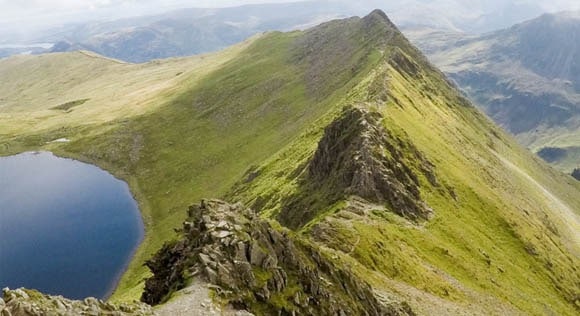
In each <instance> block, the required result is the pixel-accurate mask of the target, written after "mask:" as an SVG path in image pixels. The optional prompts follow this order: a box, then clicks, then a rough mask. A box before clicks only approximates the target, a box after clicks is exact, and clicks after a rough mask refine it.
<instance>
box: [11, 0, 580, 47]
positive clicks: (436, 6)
mask: <svg viewBox="0 0 580 316" xmlns="http://www.w3.org/2000/svg"><path fill="white" fill-rule="evenodd" d="M296 1H301V0H0V43H2V42H3V38H4V39H7V38H8V37H16V36H17V35H30V34H34V33H37V32H39V31H40V30H43V29H46V28H48V27H55V26H61V25H64V24H67V23H74V22H87V21H91V20H103V19H118V18H123V17H130V16H139V15H151V14H158V13H163V12H167V11H170V10H173V9H177V8H186V7H187V8H192V7H225V6H237V5H244V4H251V3H266V2H267V3H273V2H296ZM316 1H347V0H316ZM349 3H350V5H351V6H353V7H356V6H357V5H360V6H363V5H362V4H363V3H364V4H365V7H367V6H369V7H370V6H373V7H377V6H380V7H381V8H383V9H385V11H387V13H388V14H391V12H389V10H388V9H393V10H398V11H393V12H394V14H398V15H399V16H401V17H402V18H405V15H407V16H408V17H410V19H425V18H428V19H431V18H434V19H437V18H442V17H443V18H444V19H448V18H451V19H453V18H454V17H453V16H452V15H455V18H456V19H461V18H462V17H468V16H474V15H481V14H485V13H489V12H495V11H494V10H495V9H498V8H502V7H503V8H506V7H508V6H509V5H512V6H511V8H516V9H513V10H518V9H517V8H521V6H519V7H518V6H513V4H518V5H519V4H522V3H524V4H529V6H530V7H533V8H535V9H534V10H535V11H533V12H534V14H535V13H537V12H554V11H563V10H580V0H359V1H349ZM395 8H398V9H395ZM513 10H512V11H513ZM507 12H510V10H509V9H508V10H507ZM492 15H493V14H492ZM396 18H397V16H395V20H396ZM526 18H527V16H526ZM11 35H15V36H11Z"/></svg>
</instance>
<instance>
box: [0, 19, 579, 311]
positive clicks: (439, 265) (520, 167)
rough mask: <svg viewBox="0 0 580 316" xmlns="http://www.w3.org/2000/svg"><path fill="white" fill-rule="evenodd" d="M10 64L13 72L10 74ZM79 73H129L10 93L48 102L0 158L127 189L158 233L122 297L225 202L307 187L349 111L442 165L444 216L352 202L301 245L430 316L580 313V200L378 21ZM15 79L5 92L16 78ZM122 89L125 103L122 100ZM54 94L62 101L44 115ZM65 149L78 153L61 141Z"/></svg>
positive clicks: (315, 224)
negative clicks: (379, 118) (43, 152)
mask: <svg viewBox="0 0 580 316" xmlns="http://www.w3.org/2000/svg"><path fill="white" fill-rule="evenodd" d="M75 54H81V53H75ZM59 56H60V55H49V57H54V58H57V57H59ZM63 56H66V55H63ZM26 58H28V57H26ZM43 58H48V57H43ZM83 58H84V57H83ZM91 58H93V57H91ZM10 60H11V59H8V60H0V72H1V71H2V69H4V68H3V66H2V65H3V63H6V62H7V61H10ZM30 63H31V67H35V66H32V65H34V64H35V63H34V62H32V61H30ZM78 63H79V66H78V67H80V69H83V71H81V72H75V74H79V73H85V72H87V73H90V72H91V69H95V68H96V69H100V68H101V67H103V66H102V65H101V64H100V63H104V64H106V65H108V66H107V67H113V68H116V67H119V69H118V70H115V71H112V70H111V71H110V72H109V71H107V72H106V76H105V75H103V76H105V77H103V78H107V79H106V80H105V79H102V81H98V82H99V85H97V84H96V83H91V80H92V79H91V78H93V77H92V76H89V75H87V76H86V77H83V78H79V79H78V80H76V81H75V79H74V78H76V77H75V76H72V77H71V78H72V79H69V81H71V83H70V86H63V85H62V84H63V83H60V82H58V81H55V82H56V84H55V85H54V87H52V88H47V89H45V90H42V89H40V90H30V89H22V91H20V92H14V93H13V94H11V97H10V98H11V100H19V95H23V96H26V95H30V96H31V97H30V98H31V99H34V100H38V101H39V103H34V102H31V103H30V104H35V106H31V107H30V108H27V107H25V106H22V105H17V104H18V102H16V101H12V103H10V102H7V103H3V104H6V105H5V106H2V107H0V109H1V110H0V111H1V112H0V115H2V116H0V122H1V124H0V153H2V154H10V153H15V152H18V151H21V150H33V149H49V150H52V151H54V152H56V153H58V154H61V155H66V156H72V157H75V158H78V159H82V160H87V161H90V162H93V163H96V164H98V165H100V166H102V167H104V168H106V169H107V170H110V171H111V172H113V173H114V174H115V175H116V176H118V177H120V178H123V179H125V180H126V181H127V182H128V183H129V185H130V186H131V189H132V192H133V193H134V194H135V196H136V198H137V200H138V201H139V205H140V208H141V211H142V213H143V216H144V219H145V222H146V225H147V236H146V239H145V242H144V243H143V245H142V247H141V248H140V249H139V251H138V253H137V255H136V257H135V258H134V260H133V261H132V263H131V265H130V267H129V270H128V271H127V273H126V274H125V275H124V277H123V279H122V280H121V283H120V285H119V288H118V289H117V291H116V293H115V295H114V296H113V299H116V300H125V299H135V298H138V297H139V296H140V294H141V290H142V285H143V283H142V282H143V278H144V277H146V276H147V275H148V272H147V271H146V269H145V268H144V267H143V266H142V264H143V262H144V260H146V259H148V258H149V256H150V255H151V254H152V253H153V252H154V251H156V250H157V249H158V248H159V247H160V246H161V244H162V243H163V242H165V241H167V240H170V239H172V238H174V232H173V229H174V228H176V227H179V226H180V223H181V221H182V220H183V219H184V217H185V209H186V207H187V206H188V205H189V204H191V203H194V202H198V201H199V199H201V198H204V197H225V198H227V199H228V200H231V201H242V202H244V203H246V204H247V205H248V206H252V207H254V208H256V209H257V210H260V211H262V212H263V215H264V216H265V217H272V218H273V217H274V216H276V215H277V214H278V212H279V211H280V207H281V202H282V200H283V199H284V198H285V197H288V196H290V195H292V194H294V193H296V191H297V190H299V189H300V186H299V185H298V183H297V181H298V178H299V176H300V175H301V174H302V173H303V172H304V169H305V167H306V165H307V163H308V161H309V160H310V159H311V157H312V155H313V153H314V152H315V150H316V148H317V145H318V142H319V140H320V139H321V137H322V135H323V132H324V128H325V127H326V126H328V125H329V124H330V123H331V122H332V121H333V120H334V119H335V118H336V117H338V116H339V115H340V113H341V111H342V109H343V107H344V106H349V105H353V104H357V105H359V106H364V107H365V108H368V109H369V110H370V111H377V112H380V113H381V114H382V115H383V117H384V121H383V126H384V128H385V129H387V130H388V131H389V132H390V133H391V134H392V135H394V136H395V137H399V138H400V139H402V140H405V141H407V142H410V143H412V144H414V146H415V147H417V148H418V150H419V151H420V152H421V153H422V154H423V155H425V157H426V158H427V159H428V160H429V161H431V162H432V163H433V164H434V170H435V174H436V176H437V178H438V183H439V185H433V184H431V183H430V182H429V181H428V180H427V179H425V177H424V176H420V177H419V181H420V184H421V193H422V196H423V198H424V199H425V200H426V202H427V203H428V204H429V206H430V207H431V208H433V211H434V217H433V218H432V219H430V220H428V221H425V222H422V223H419V224H418V223H412V222H409V221H407V220H405V219H403V218H401V217H399V216H396V215H394V214H392V213H390V212H388V210H387V211H385V210H384V206H381V205H367V206H366V207H367V208H368V209H367V211H368V212H367V213H366V215H364V216H361V215H356V214H353V213H350V212H347V211H345V210H344V209H345V208H347V207H348V205H350V203H352V201H348V197H345V200H344V201H339V202H338V203H336V204H335V205H333V206H331V207H329V208H328V209H326V210H316V211H317V214H318V216H316V217H315V218H314V219H313V220H312V221H311V222H310V223H308V224H306V225H305V226H304V227H302V228H301V229H299V230H298V232H299V234H301V235H302V236H304V237H305V238H311V239H312V242H313V243H314V244H316V245H318V246H321V248H322V249H324V251H325V252H327V253H328V254H329V256H332V257H333V258H335V259H334V260H337V262H339V263H341V264H345V265H347V266H350V267H351V268H352V269H353V270H354V271H355V272H357V273H358V274H359V275H360V276H361V277H362V278H363V279H365V280H367V281H369V282H371V283H372V284H373V285H374V286H375V288H376V289H377V290H378V291H383V292H385V293H395V294H396V295H398V296H400V297H402V298H404V299H405V300H407V301H409V303H410V304H411V305H412V306H413V307H414V309H416V310H418V311H422V312H423V313H425V314H427V313H429V312H430V311H431V310H432V309H434V310H436V311H438V312H439V313H454V312H463V313H468V314H473V313H477V312H479V313H481V314H489V313H494V314H502V313H503V312H517V311H521V312H523V313H532V314H544V313H546V312H549V311H553V312H555V313H556V314H563V315H565V314H570V315H571V314H573V313H574V312H575V309H577V308H578V306H577V304H578V302H577V301H576V303H573V302H572V301H573V300H574V299H575V295H576V299H577V295H578V285H579V282H580V277H579V275H578V274H579V271H578V270H577V269H578V268H577V267H578V265H579V260H578V252H577V251H578V226H577V224H578V210H580V194H578V193H579V192H580V185H579V184H578V183H575V182H574V181H573V180H572V179H571V178H569V177H565V176H563V175H561V174H559V173H557V172H555V171H553V170H551V169H550V168H549V167H547V166H546V165H545V164H543V163H541V162H539V161H538V159H536V158H533V156H532V155H531V154H530V153H529V152H527V151H525V150H523V149H521V148H520V147H519V146H518V145H516V143H515V142H514V141H513V140H512V139H511V138H509V137H508V136H505V135H504V134H503V133H502V132H501V131H499V130H498V129H497V128H495V127H494V126H493V125H492V124H491V123H490V122H489V121H488V120H487V119H486V118H485V117H484V116H483V115H481V114H480V113H479V112H478V111H477V110H475V108H473V107H472V106H471V105H470V104H469V103H468V102H466V101H465V100H464V99H463V98H462V97H461V96H460V95H459V94H458V93H457V91H456V90H455V89H454V88H452V87H451V86H450V85H449V84H448V82H447V81H445V80H444V79H443V77H442V75H441V74H440V73H439V72H438V71H436V70H435V69H433V68H432V67H431V66H430V65H428V63H427V62H426V61H425V60H424V58H423V57H422V56H421V55H420V54H419V53H418V52H417V51H416V50H415V49H414V48H412V47H411V46H410V45H409V43H408V42H407V41H406V40H405V39H404V38H403V37H402V35H400V34H399V33H398V32H397V31H396V30H395V29H394V28H393V27H392V25H390V24H389V23H388V22H387V21H386V20H385V19H384V17H382V16H381V15H380V14H378V13H374V14H372V15H371V16H369V17H367V18H365V19H349V20H343V21H337V22H331V23H327V24H324V25H323V26H321V27H318V28H315V29H312V30H309V31H306V32H292V33H270V34H267V35H264V36H262V37H261V38H259V39H255V40H252V41H250V42H248V43H246V44H244V45H241V46H238V47H236V48H232V49H230V50H228V51H226V52H223V53H220V54H218V55H209V56H205V57H204V58H203V59H202V57H193V58H191V59H188V58H186V59H176V60H169V61H161V62H159V63H158V64H157V65H154V64H145V65H127V64H118V63H117V62H114V61H110V60H100V61H99V62H98V64H97V65H96V66H95V65H91V64H86V61H85V62H83V61H82V60H81V61H79V62H78ZM49 64H51V63H49ZM14 67H15V68H12V70H11V71H12V74H13V75H11V76H7V75H6V76H3V77H2V79H1V80H2V81H3V82H4V81H5V80H6V81H11V79H10V78H12V76H17V74H18V67H16V66H14ZM61 67H63V68H64V69H69V70H70V69H71V68H68V66H67V64H66V63H64V62H63V64H62V66H61ZM71 67H72V66H71ZM85 67H86V68H85ZM126 67H127V68H126ZM130 67H135V69H145V68H147V67H151V68H150V69H157V70H159V73H158V74H159V76H154V75H152V74H151V73H148V74H147V73H145V74H143V76H142V77H137V78H135V81H130V82H133V83H132V84H128V83H129V81H126V80H129V78H134V77H133V76H134V75H135V74H134V73H129V69H132V68H130ZM156 67H159V68H156ZM25 69H27V68H25ZM31 69H34V68H31ZM71 71H72V70H71ZM179 72H183V73H182V74H181V75H179V76H177V73H179ZM4 74H6V72H4ZM33 74H35V71H33V70H30V74H29V75H28V78H29V79H30V80H31V76H32V77H34V76H33ZM113 74H115V75H113ZM46 76H47V77H59V75H57V74H56V73H47V74H46ZM125 76H128V77H125ZM138 78H140V79H144V80H145V79H146V78H147V79H146V80H154V79H155V78H157V79H155V85H162V86H167V88H166V89H162V90H159V91H157V92H151V93H152V94H151V95H150V97H147V94H145V96H143V95H142V94H141V93H136V94H132V93H131V92H130V91H131V90H132V89H136V87H138V86H140V85H141V83H140V81H139V80H137V79H138ZM14 80H16V79H14ZM19 80H22V81H26V80H25V79H19ZM45 81H46V79H45V78H43V79H41V80H40V79H38V80H37V82H38V84H39V85H40V84H42V83H43V82H45ZM67 82H68V81H67ZM75 82H76V84H74V83H75ZM85 83H86V85H87V87H90V86H91V84H92V85H93V89H89V88H87V89H88V90H87V91H89V90H90V93H89V92H86V93H85V92H83V91H85V90H83V89H84V88H83V87H84V86H85ZM108 84H111V85H114V86H115V87H116V88H115V89H114V90H107V89H106V86H108ZM150 84H152V83H151V82H149V83H144V84H143V86H142V87H143V89H144V90H143V91H148V89H147V87H148V86H149V85H150ZM125 85H126V87H125ZM133 85H135V86H133ZM31 89H32V88H31ZM55 89H60V90H55ZM9 90H10V91H12V90H11V89H7V90H6V91H7V92H8V91H9ZM50 90H53V91H64V93H63V94H62V95H61V94H60V93H59V94H58V98H56V97H53V98H54V100H53V101H51V102H48V104H45V103H42V102H41V100H42V98H49V97H50ZM111 91H115V93H113V92H111ZM116 91H118V92H116ZM36 96H40V97H38V99H35V98H36ZM141 97H143V98H144V99H143V100H142V101H139V100H140V98H141ZM25 99H26V98H25V97H23V98H22V100H25ZM83 99H90V100H88V101H87V102H86V103H84V104H80V105H77V106H75V107H72V108H70V109H69V110H71V112H70V113H63V111H62V110H50V108H52V107H55V106H59V105H62V104H66V103H67V102H75V101H77V100H83ZM98 100H108V101H107V102H103V103H99V102H98ZM109 102H110V103H109ZM140 102H141V104H143V107H139V106H137V105H136V104H139V103H140ZM109 107H110V110H111V111H110V113H108V111H107V110H108V109H109ZM19 113H20V114H19ZM31 113H32V114H31ZM46 113H50V114H46ZM27 115H32V116H31V117H33V118H34V119H33V121H32V122H33V123H34V124H32V123H30V122H31V121H29V119H28V118H27ZM93 115H94V116H93ZM62 127H64V128H62ZM62 137H64V138H68V139H70V140H71V142H70V143H50V144H47V143H46V142H48V141H51V140H54V139H58V138H62ZM544 189H545V190H544ZM295 211H296V212H300V211H301V210H295ZM321 232H324V233H325V234H322V233H321ZM325 236H326V237H325ZM574 304H576V307H574V306H575V305H574Z"/></svg>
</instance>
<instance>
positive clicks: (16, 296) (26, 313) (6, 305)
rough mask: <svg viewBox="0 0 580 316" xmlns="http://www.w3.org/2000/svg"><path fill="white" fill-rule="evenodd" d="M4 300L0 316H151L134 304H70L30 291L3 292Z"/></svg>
mask: <svg viewBox="0 0 580 316" xmlns="http://www.w3.org/2000/svg"><path fill="white" fill-rule="evenodd" d="M2 292H3V296H4V299H1V298H0V315H2V316H45V315H51V316H61V315H63V316H64V315H91V316H93V315H94V316H97V315H99V316H152V315H154V314H153V309H152V308H151V306H149V305H146V304H143V303H139V302H134V303H130V304H126V303H124V304H111V303H106V302H103V301H101V300H97V299H95V298H86V299H84V300H83V301H73V300H69V299H66V298H63V297H62V296H50V295H44V294H41V293H39V292H36V291H33V290H24V289H18V290H9V289H4V290H3V291H2Z"/></svg>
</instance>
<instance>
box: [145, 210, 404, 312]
mask: <svg viewBox="0 0 580 316" xmlns="http://www.w3.org/2000/svg"><path fill="white" fill-rule="evenodd" d="M188 215H189V220H188V221H186V222H185V223H184V225H183V230H182V235H183V238H182V239H181V240H180V241H177V242H174V243H169V244H166V245H165V246H164V247H163V248H162V249H161V250H160V251H159V252H158V253H157V254H156V255H155V256H154V258H153V259H151V260H150V261H149V262H147V266H148V267H149V268H150V269H151V271H152V272H153V277H151V278H150V279H148V280H147V282H146V288H145V292H144V294H143V297H142V300H143V301H145V302H147V303H150V304H158V303H161V302H163V301H164V300H165V299H167V298H168V296H169V295H170V294H171V293H172V292H173V291H176V290H179V289H180V288H183V287H185V285H186V284H187V282H188V280H189V279H190V278H202V279H204V280H206V281H207V282H209V283H212V284H214V285H215V288H214V290H215V294H216V295H217V297H218V300H221V301H222V302H224V304H229V305H231V306H233V307H235V308H237V309H240V310H248V311H250V312H253V313H256V314H279V315H414V313H413V311H412V310H411V309H410V307H409V306H408V305H407V304H406V303H404V302H403V303H390V304H385V303H382V302H380V301H379V300H378V299H377V297H376V296H375V294H374V292H373V290H372V288H371V287H370V286H369V285H368V284H367V283H366V282H364V281H361V280H360V279H359V278H358V277H357V276H356V275H354V274H353V273H352V272H350V271H349V270H347V269H344V268H343V267H342V266H340V265H339V263H337V262H334V261H333V260H331V259H329V258H328V257H327V256H326V255H325V254H324V253H323V252H321V251H320V250H318V249H317V248H316V247H315V246H313V245H311V244H310V243H308V242H307V241H304V240H302V239H300V238H299V237H296V236H294V235H293V233H292V232H290V231H288V230H285V229H283V228H275V227H274V226H273V225H272V224H271V223H270V222H269V221H266V220H264V219H261V218H260V217H258V215H256V214H255V213H254V212H253V211H251V210H249V209H247V208H244V207H243V206H242V205H241V204H235V205H231V204H228V203H226V202H223V201H219V200H207V201H202V203H201V204H199V205H193V206H191V207H190V209H189V214H188Z"/></svg>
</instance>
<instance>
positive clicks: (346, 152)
mask: <svg viewBox="0 0 580 316" xmlns="http://www.w3.org/2000/svg"><path fill="white" fill-rule="evenodd" d="M382 120H383V117H382V115H381V114H380V113H378V112H373V111H370V110H367V109H365V108H364V106H359V107H347V108H345V109H344V111H343V113H342V115H341V116H340V117H339V118H337V119H336V120H335V121H334V122H333V123H332V124H330V125H329V126H328V127H327V128H326V130H325V132H324V136H323V137H322V139H321V140H320V142H319V144H318V149H317V150H316V153H315V154H314V157H313V158H312V160H311V161H310V164H309V165H308V169H307V172H306V173H304V177H303V179H302V180H301V189H300V190H299V192H298V193H297V194H296V195H295V196H292V197H290V198H288V199H287V200H286V201H285V203H283V204H284V205H283V207H282V211H281V212H280V214H279V216H278V219H279V220H280V222H281V223H283V224H284V225H286V226H288V227H290V228H297V227H300V226H301V225H303V224H305V223H307V222H308V221H309V220H310V219H312V218H314V217H315V216H316V212H317V211H320V210H324V209H325V205H320V203H319V201H325V202H327V203H328V205H332V204H333V203H334V202H336V201H337V200H340V199H344V198H345V197H347V196H350V195H355V196H359V197H362V198H363V199H366V200H368V201H369V202H373V203H382V204H386V205H387V206H388V207H389V208H390V209H391V210H392V211H393V212H395V213H397V214H399V215H401V216H404V217H406V218H408V219H411V220H419V219H426V218H428V217H429V215H430V214H431V212H432V210H431V209H430V208H429V207H428V206H427V204H426V203H425V202H423V200H422V199H421V193H420V191H419V177H418V175H417V174H416V171H415V170H417V171H420V172H421V173H423V175H424V176H425V177H426V178H427V179H428V181H429V182H431V184H433V185H437V178H436V176H435V174H434V172H433V166H432V164H431V163H430V162H429V161H427V160H426V159H425V158H424V157H423V155H422V154H421V153H420V152H419V151H418V150H417V149H416V148H415V147H414V146H413V145H412V144H410V143H408V142H405V141H404V140H402V139H400V138H397V137H395V136H393V135H391V134H390V133H389V132H388V131H387V130H386V129H385V128H384V127H383V126H382ZM328 205H326V206H328Z"/></svg>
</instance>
